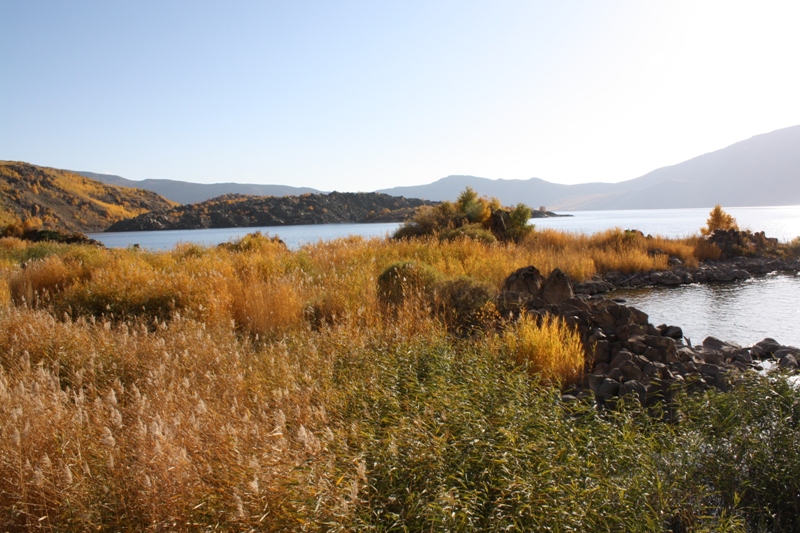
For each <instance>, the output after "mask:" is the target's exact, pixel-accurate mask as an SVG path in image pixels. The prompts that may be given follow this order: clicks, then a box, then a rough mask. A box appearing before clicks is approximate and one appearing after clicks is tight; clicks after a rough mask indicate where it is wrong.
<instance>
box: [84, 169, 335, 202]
mask: <svg viewBox="0 0 800 533" xmlns="http://www.w3.org/2000/svg"><path fill="white" fill-rule="evenodd" d="M71 172H75V173H76V174H80V175H81V176H85V177H87V178H90V179H93V180H97V181H99V182H102V183H105V184H107V185H115V186H118V187H132V188H138V189H146V190H149V191H153V192H155V193H156V194H159V195H161V196H163V197H164V198H166V199H168V200H172V201H173V202H177V203H179V204H184V205H186V204H196V203H199V202H204V201H205V200H210V199H211V198H216V197H218V196H223V195H225V194H247V195H253V196H298V195H300V194H305V193H311V194H319V193H321V192H322V191H319V190H317V189H313V188H311V187H293V186H291V185H268V184H265V185H261V184H257V183H235V182H224V183H192V182H189V181H180V180H169V179H152V178H149V179H145V180H141V181H135V180H129V179H127V178H123V177H122V176H117V175H116V174H100V173H97V172H88V171H85V170H78V171H71Z"/></svg>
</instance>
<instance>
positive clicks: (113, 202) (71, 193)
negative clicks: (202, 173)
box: [0, 161, 176, 232]
mask: <svg viewBox="0 0 800 533" xmlns="http://www.w3.org/2000/svg"><path fill="white" fill-rule="evenodd" d="M174 205H176V204H174V203H173V202H170V201H169V200H167V199H165V198H163V197H161V196H159V195H157V194H155V193H153V192H150V191H145V190H142V189H129V188H123V187H113V186H110V185H105V184H103V183H100V182H98V181H94V180H91V179H89V178H85V177H83V176H81V175H79V174H76V173H74V172H68V171H65V170H58V169H54V168H47V167H39V166H36V165H31V164H29V163H23V162H17V161H0V227H2V226H7V225H9V224H13V223H15V222H19V221H24V220H29V219H34V218H36V219H39V220H41V225H42V226H43V227H44V228H47V229H58V230H65V231H82V232H91V231H103V230H105V229H106V228H107V227H109V226H110V225H112V224H113V223H115V222H118V221H120V220H123V219H126V218H131V217H135V216H137V215H140V214H142V213H146V212H148V211H153V210H157V209H168V208H170V207H173V206H174Z"/></svg>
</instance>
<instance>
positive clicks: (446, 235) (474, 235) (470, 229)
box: [439, 224, 497, 244]
mask: <svg viewBox="0 0 800 533" xmlns="http://www.w3.org/2000/svg"><path fill="white" fill-rule="evenodd" d="M465 237H466V238H469V239H474V240H476V241H480V242H483V243H486V244H494V243H496V242H497V238H496V237H495V236H494V235H493V234H492V232H491V231H489V230H487V229H484V228H483V226H481V225H480V224H468V225H466V226H461V227H459V228H453V229H450V230H447V231H444V232H442V233H441V234H439V239H441V240H443V241H452V240H455V239H461V238H465Z"/></svg>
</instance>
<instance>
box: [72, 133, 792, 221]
mask: <svg viewBox="0 0 800 533" xmlns="http://www.w3.org/2000/svg"><path fill="white" fill-rule="evenodd" d="M82 174H83V175H85V176H89V177H93V178H95V179H98V180H100V181H106V180H108V181H106V182H112V183H113V184H116V185H125V186H135V187H140V188H145V189H148V190H153V191H154V192H158V193H159V194H162V195H163V196H165V197H167V198H170V199H172V200H175V201H177V202H179V203H196V202H197V201H203V200H207V199H210V198H213V197H216V196H220V195H222V194H229V193H239V194H258V195H272V196H285V195H297V194H302V193H304V192H310V193H313V194H318V193H320V192H321V191H318V190H316V189H311V188H303V187H291V186H288V185H257V184H241V183H221V184H220V183H218V184H210V185H209V184H198V183H190V182H180V181H174V180H144V181H133V180H126V179H125V178H121V177H119V176H113V175H106V174H95V173H91V172H82ZM798 183H800V125H797V126H791V127H788V128H783V129H779V130H775V131H772V132H768V133H762V134H758V135H755V136H753V137H751V138H749V139H745V140H742V141H738V142H736V143H733V144H731V145H729V146H727V147H725V148H721V149H719V150H714V151H711V152H708V153H705V154H702V155H699V156H696V157H693V158H691V159H688V160H686V161H683V162H681V163H677V164H675V165H669V166H665V167H661V168H657V169H655V170H653V171H651V172H648V173H647V174H644V175H642V176H640V177H638V178H634V179H631V180H626V181H621V182H618V183H604V182H587V183H581V184H573V185H566V184H560V183H554V182H550V181H546V180H544V179H541V178H529V179H514V180H505V179H495V180H493V179H489V178H481V177H476V176H467V175H451V176H447V177H444V178H441V179H439V180H436V181H434V182H432V183H429V184H425V185H413V186H399V187H391V188H384V189H378V190H377V191H375V192H378V193H383V194H389V195H392V196H405V197H408V198H422V199H425V200H431V201H443V200H453V199H454V198H456V197H457V196H458V194H459V193H460V192H461V191H463V190H464V188H465V187H467V186H470V187H472V188H473V189H475V190H476V191H478V192H479V193H480V194H482V195H487V196H495V197H497V198H498V199H499V200H500V201H501V203H503V204H506V205H513V204H516V203H517V202H523V203H526V204H528V205H531V206H533V207H534V208H535V207H539V206H545V207H546V208H547V209H550V210H559V211H561V210H568V211H579V210H613V209H659V208H686V207H711V206H713V205H715V204H718V203H719V204H722V205H725V206H728V207H741V206H751V205H752V206H767V205H798V204H800V187H798V186H797V184H798ZM170 188H171V189H170ZM189 194H191V195H189ZM189 200H191V201H189Z"/></svg>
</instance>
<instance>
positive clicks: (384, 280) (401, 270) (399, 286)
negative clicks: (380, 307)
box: [378, 261, 441, 305]
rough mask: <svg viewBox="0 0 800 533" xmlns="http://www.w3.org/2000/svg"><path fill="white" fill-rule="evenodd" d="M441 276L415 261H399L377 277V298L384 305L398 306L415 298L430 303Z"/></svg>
mask: <svg viewBox="0 0 800 533" xmlns="http://www.w3.org/2000/svg"><path fill="white" fill-rule="evenodd" d="M440 277H441V275H440V274H439V273H438V272H436V271H435V270H434V269H433V268H431V267H429V266H428V265H426V264H423V263H417V262H415V261H400V262H397V263H394V264H391V265H389V266H388V267H386V268H385V269H384V270H383V272H381V274H380V275H379V276H378V298H379V299H380V300H381V302H383V303H384V304H389V305H400V304H402V303H404V302H405V301H407V300H409V299H410V298H413V297H417V298H420V297H421V298H423V299H424V300H428V301H431V297H432V295H433V288H434V285H435V284H436V282H437V281H438V280H439V278H440Z"/></svg>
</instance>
